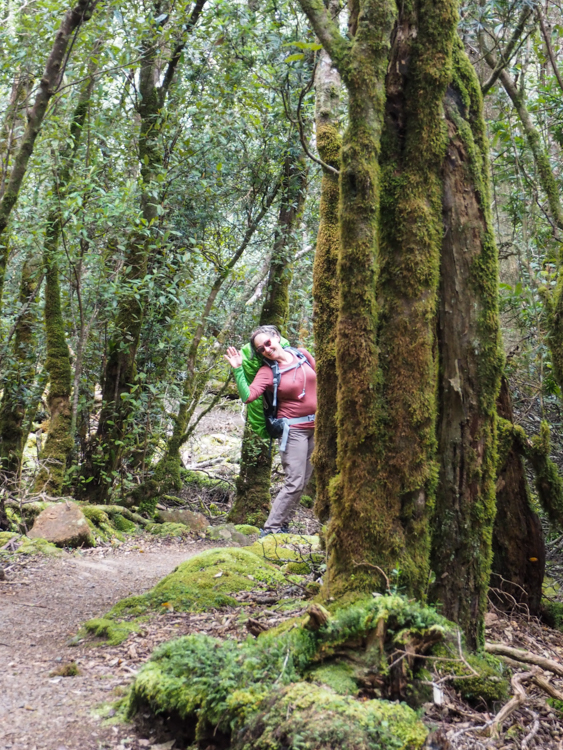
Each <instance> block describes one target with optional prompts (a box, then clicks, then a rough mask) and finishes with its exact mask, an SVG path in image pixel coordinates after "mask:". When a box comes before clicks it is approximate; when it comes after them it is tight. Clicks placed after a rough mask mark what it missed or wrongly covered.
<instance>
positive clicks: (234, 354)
mask: <svg viewBox="0 0 563 750" xmlns="http://www.w3.org/2000/svg"><path fill="white" fill-rule="evenodd" d="M250 344H251V347H252V349H253V350H254V352H256V354H258V356H261V357H263V358H264V360H265V363H264V364H263V365H262V367H260V369H259V370H258V372H257V373H256V376H255V378H254V380H253V381H252V383H250V385H249V384H248V383H247V381H246V377H245V374H244V370H243V368H242V354H241V353H240V352H239V351H237V350H236V349H235V347H234V346H230V347H229V348H228V349H227V354H226V355H225V359H226V360H227V362H228V363H229V364H230V365H231V367H232V368H233V369H234V376H235V380H236V384H237V388H238V392H239V396H240V397H241V399H242V401H244V403H245V404H248V403H250V402H251V401H255V400H256V399H257V398H260V396H262V394H263V393H264V392H265V391H266V390H269V391H273V389H274V374H273V370H272V367H271V366H269V365H268V362H270V363H272V364H273V363H277V365H278V367H279V371H280V374H281V378H280V381H279V385H278V389H277V403H278V410H277V417H278V418H280V419H285V420H287V424H286V429H285V433H286V434H285V436H284V438H287V441H286V443H285V445H284V442H285V441H284V439H282V441H281V446H280V452H281V460H282V466H283V469H284V472H285V483H284V485H283V487H282V489H281V490H280V492H279V493H278V496H277V497H276V499H275V500H274V504H273V505H272V510H271V511H270V515H269V516H268V520H267V521H266V523H265V525H264V533H266V534H273V533H276V532H287V530H288V524H289V521H290V520H291V518H292V516H293V514H294V512H295V509H296V508H297V505H298V504H299V500H300V498H301V493H302V492H303V489H304V487H305V486H306V485H307V482H308V481H309V479H310V477H311V472H312V471H313V467H312V466H311V454H312V452H313V448H314V446H315V436H314V427H315V422H314V414H315V412H316V410H317V375H316V372H315V360H314V359H313V357H312V356H311V355H310V354H309V352H308V351H307V350H306V349H291V348H289V347H288V348H284V347H283V346H282V345H281V336H280V332H279V331H278V329H277V328H276V327H275V326H260V327H259V328H257V329H256V330H255V331H254V332H253V333H252V336H251V337H250ZM295 352H300V353H301V356H300V355H298V354H296V353H295ZM301 418H302V419H303V421H301ZM288 427H289V430H288V429H287V428H288Z"/></svg>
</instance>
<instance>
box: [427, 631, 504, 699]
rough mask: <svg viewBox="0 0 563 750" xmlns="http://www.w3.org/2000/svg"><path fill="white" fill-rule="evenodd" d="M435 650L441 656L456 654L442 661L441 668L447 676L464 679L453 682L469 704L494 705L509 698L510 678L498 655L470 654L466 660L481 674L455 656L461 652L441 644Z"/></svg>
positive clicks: (441, 672) (439, 666)
mask: <svg viewBox="0 0 563 750" xmlns="http://www.w3.org/2000/svg"><path fill="white" fill-rule="evenodd" d="M456 650H457V649H456ZM434 653H435V655H438V656H441V657H446V656H452V657H453V658H452V661H442V662H439V663H438V670H439V672H440V674H443V675H447V674H451V675H459V677H460V679H459V680H453V683H452V684H453V686H454V688H455V689H456V690H457V691H458V692H459V694H460V695H461V697H462V698H463V699H464V700H466V701H468V702H469V703H479V702H482V701H485V702H486V703H488V704H489V705H490V704H492V703H494V702H495V701H504V700H506V698H507V697H508V688H509V683H508V680H507V678H506V668H505V666H504V664H503V663H502V662H501V661H500V660H499V659H495V657H494V656H491V655H490V654H466V655H465V657H464V658H465V660H466V661H467V663H468V664H469V665H470V667H471V668H472V669H473V670H474V671H475V672H477V675H474V676H473V675H472V674H471V672H470V670H469V669H468V668H467V666H466V665H465V664H463V662H461V660H460V659H459V657H458V658H457V659H455V657H456V656H457V654H456V652H455V651H454V649H453V648H452V647H449V648H448V647H447V646H443V645H440V646H438V647H437V648H436V649H435V650H434Z"/></svg>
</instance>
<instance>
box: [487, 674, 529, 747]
mask: <svg viewBox="0 0 563 750" xmlns="http://www.w3.org/2000/svg"><path fill="white" fill-rule="evenodd" d="M535 676H536V672H535V670H534V671H532V672H519V673H518V674H515V675H513V676H512V679H511V681H510V684H511V685H512V690H513V691H514V695H513V697H512V698H511V699H510V700H509V701H508V703H506V704H505V705H504V706H503V707H502V708H501V710H500V711H499V712H498V714H497V715H496V716H495V717H494V719H492V721H491V722H490V734H491V737H499V729H502V723H503V721H505V720H506V719H507V718H508V717H509V716H510V714H512V713H514V711H516V710H517V709H518V708H520V706H522V705H524V703H525V702H526V701H527V699H528V696H527V695H526V691H525V690H524V688H523V687H522V683H523V682H526V681H527V680H531V679H533V678H534V677H535ZM487 723H488V722H487ZM486 726H487V724H485V727H486ZM485 727H483V728H485Z"/></svg>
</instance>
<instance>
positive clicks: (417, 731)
mask: <svg viewBox="0 0 563 750" xmlns="http://www.w3.org/2000/svg"><path fill="white" fill-rule="evenodd" d="M427 735H428V730H427V729H426V727H425V726H424V724H423V723H422V722H421V721H420V720H419V719H418V717H417V715H416V713H415V712H414V711H413V710H412V709H410V708H409V707H408V706H405V705H403V704H397V703H389V702H386V701H378V700H371V701H363V702H359V701H356V700H354V699H353V698H350V697H347V696H340V695H337V694H336V693H334V692H333V691H331V690H328V689H327V688H323V687H312V686H311V685H305V684H303V683H297V684H295V685H291V686H289V687H287V688H285V689H282V690H277V691H275V692H274V694H273V695H272V696H270V697H269V698H267V699H265V700H264V701H263V702H262V704H261V705H260V706H259V708H258V711H257V715H256V716H255V717H254V718H253V720H252V721H251V722H250V724H249V726H247V727H246V728H245V730H244V732H243V733H242V735H241V736H239V737H238V738H237V740H236V741H235V743H234V744H233V746H232V747H233V750H237V749H242V748H246V747H250V746H251V747H252V748H253V750H273V749H277V748H279V749H280V750H281V748H284V747H299V748H300V749H301V750H317V749H318V748H321V747H322V748H325V747H344V748H354V750H407V749H408V750H415V748H421V747H422V746H423V745H424V743H425V741H426V737H427Z"/></svg>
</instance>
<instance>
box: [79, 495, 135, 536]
mask: <svg viewBox="0 0 563 750" xmlns="http://www.w3.org/2000/svg"><path fill="white" fill-rule="evenodd" d="M80 510H81V511H82V512H83V513H84V515H85V516H86V521H87V522H88V526H89V528H90V532H91V536H92V538H93V540H94V546H96V544H97V543H98V542H109V541H111V539H115V538H117V539H119V540H121V539H123V534H121V533H120V532H119V531H118V529H117V528H116V526H115V523H114V519H113V518H110V516H109V515H108V514H107V513H106V512H105V511H103V510H100V508H95V507H93V506H92V505H86V504H83V505H81V506H80ZM115 517H117V516H115ZM121 518H122V516H121ZM123 520H125V519H123ZM133 528H135V526H134V525H133Z"/></svg>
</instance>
